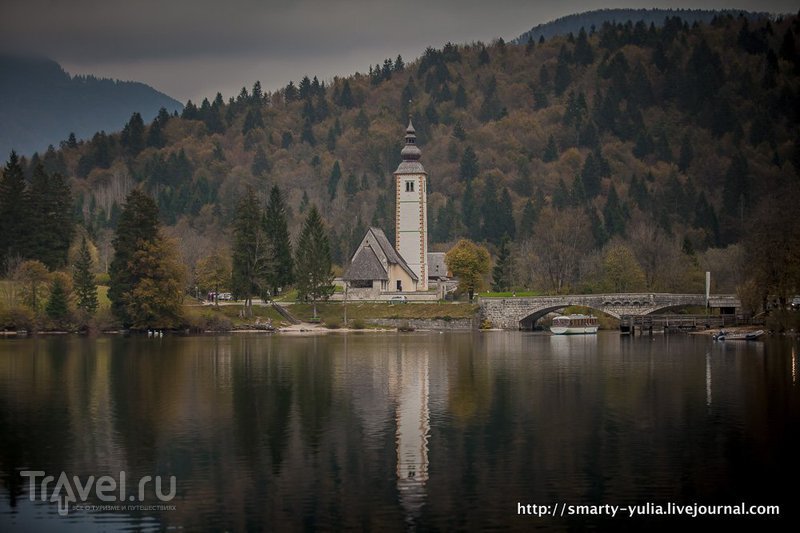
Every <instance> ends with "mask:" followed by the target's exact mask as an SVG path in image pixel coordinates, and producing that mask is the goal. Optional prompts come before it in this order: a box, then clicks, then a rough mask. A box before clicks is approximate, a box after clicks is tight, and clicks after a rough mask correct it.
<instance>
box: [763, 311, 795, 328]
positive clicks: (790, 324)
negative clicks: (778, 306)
mask: <svg viewBox="0 0 800 533" xmlns="http://www.w3.org/2000/svg"><path fill="white" fill-rule="evenodd" d="M766 326H767V328H768V329H769V330H771V331H775V332H777V333H783V332H785V331H792V330H794V331H799V330H800V311H780V310H775V311H771V312H770V313H769V316H768V317H767V321H766Z"/></svg>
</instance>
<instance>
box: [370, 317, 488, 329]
mask: <svg viewBox="0 0 800 533" xmlns="http://www.w3.org/2000/svg"><path fill="white" fill-rule="evenodd" d="M366 322H367V323H368V324H374V325H376V326H384V327H389V328H399V327H406V326H409V327H412V328H414V329H432V330H444V331H469V330H473V329H478V327H479V326H480V320H479V319H478V318H477V317H475V318H453V319H451V320H445V319H442V318H373V319H370V320H367V321H366Z"/></svg>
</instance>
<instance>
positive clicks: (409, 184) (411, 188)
mask: <svg viewBox="0 0 800 533" xmlns="http://www.w3.org/2000/svg"><path fill="white" fill-rule="evenodd" d="M406 192H414V182H413V181H407V182H406Z"/></svg>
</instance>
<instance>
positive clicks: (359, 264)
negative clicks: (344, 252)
mask: <svg viewBox="0 0 800 533" xmlns="http://www.w3.org/2000/svg"><path fill="white" fill-rule="evenodd" d="M385 238H386V237H384V239H385ZM342 279H344V280H345V281H363V280H372V279H380V280H388V279H389V275H388V273H387V272H386V269H384V268H383V265H382V264H381V261H380V259H378V256H377V255H375V250H373V249H372V246H370V245H367V246H364V247H363V248H361V249H360V250H359V251H358V252H356V255H355V257H353V260H352V261H351V262H350V266H348V267H347V270H346V271H345V273H344V274H342Z"/></svg>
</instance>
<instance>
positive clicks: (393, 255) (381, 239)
mask: <svg viewBox="0 0 800 533" xmlns="http://www.w3.org/2000/svg"><path fill="white" fill-rule="evenodd" d="M369 231H371V232H372V233H373V235H375V240H376V241H377V243H378V246H380V247H381V250H382V251H383V253H384V254H385V255H386V259H387V260H388V261H389V262H390V263H396V264H398V265H400V267H401V268H402V269H403V270H405V271H406V273H407V274H408V275H409V276H411V279H413V280H414V281H419V278H418V277H417V275H416V274H415V273H414V271H413V270H411V267H409V266H408V263H406V261H405V259H403V257H402V256H401V255H400V254H398V253H397V251H395V249H394V246H392V245H391V244H390V243H389V239H387V238H386V234H385V233H384V232H383V230H382V229H380V228H375V227H372V228H369Z"/></svg>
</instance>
